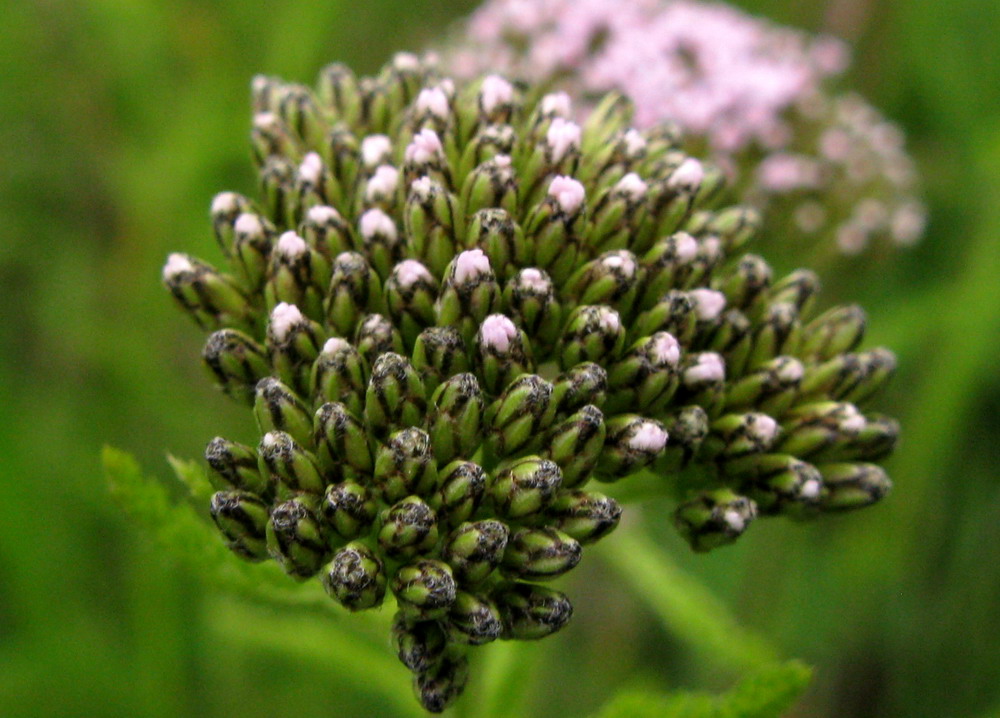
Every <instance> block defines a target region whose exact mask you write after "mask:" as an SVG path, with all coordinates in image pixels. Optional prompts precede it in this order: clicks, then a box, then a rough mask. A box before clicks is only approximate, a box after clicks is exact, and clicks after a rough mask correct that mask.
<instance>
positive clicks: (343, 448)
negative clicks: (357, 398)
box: [315, 402, 375, 476]
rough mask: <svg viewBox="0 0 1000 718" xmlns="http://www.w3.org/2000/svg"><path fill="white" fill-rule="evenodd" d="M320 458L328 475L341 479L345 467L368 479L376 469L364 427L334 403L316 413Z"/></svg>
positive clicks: (324, 405)
mask: <svg viewBox="0 0 1000 718" xmlns="http://www.w3.org/2000/svg"><path fill="white" fill-rule="evenodd" d="M315 442H316V457H317V459H318V462H319V465H320V466H321V467H322V469H323V471H324V473H326V474H328V475H337V474H338V472H339V471H341V470H342V468H343V466H344V465H347V466H348V467H350V468H351V469H353V470H354V471H355V472H357V473H359V474H362V475H364V476H370V475H371V473H372V471H373V470H374V468H375V461H374V459H373V458H372V451H371V446H370V445H369V443H368V436H367V434H366V432H365V427H364V424H362V423H361V422H360V421H359V420H358V418H357V417H356V416H354V414H352V413H351V412H350V411H349V410H348V408H347V407H346V406H345V405H344V404H339V403H336V402H330V403H326V404H323V406H321V407H320V408H319V409H318V410H317V411H316V432H315Z"/></svg>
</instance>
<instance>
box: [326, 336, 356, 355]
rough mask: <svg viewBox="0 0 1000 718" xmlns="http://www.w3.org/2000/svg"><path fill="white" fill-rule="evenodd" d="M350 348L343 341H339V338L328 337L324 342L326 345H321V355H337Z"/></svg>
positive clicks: (347, 343)
mask: <svg viewBox="0 0 1000 718" xmlns="http://www.w3.org/2000/svg"><path fill="white" fill-rule="evenodd" d="M350 346H351V345H350V343H349V342H348V341H346V340H345V339H341V338H340V337H330V338H329V339H327V340H326V343H325V344H323V353H324V354H338V353H340V352H342V351H344V350H345V349H349V348H350Z"/></svg>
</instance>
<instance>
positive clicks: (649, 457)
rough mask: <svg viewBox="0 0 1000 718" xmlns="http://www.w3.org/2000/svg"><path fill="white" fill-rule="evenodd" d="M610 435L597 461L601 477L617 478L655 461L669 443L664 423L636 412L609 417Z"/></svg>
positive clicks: (603, 478)
mask: <svg viewBox="0 0 1000 718" xmlns="http://www.w3.org/2000/svg"><path fill="white" fill-rule="evenodd" d="M605 423H606V425H607V439H605V442H604V450H603V451H602V452H601V458H600V460H599V461H598V464H597V478H599V479H600V480H602V481H617V480H618V479H621V478H623V477H625V476H628V475H629V474H633V473H635V472H636V471H638V470H639V469H642V468H644V467H646V466H648V465H649V464H651V463H653V461H655V460H656V458H657V457H658V456H659V455H660V454H661V453H663V449H664V447H666V445H667V432H666V430H665V429H664V428H663V425H662V424H661V423H660V422H658V421H656V420H654V419H647V418H645V417H642V416H638V415H636V414H620V415H618V416H615V417H612V418H611V419H608V420H607V421H606V422H605Z"/></svg>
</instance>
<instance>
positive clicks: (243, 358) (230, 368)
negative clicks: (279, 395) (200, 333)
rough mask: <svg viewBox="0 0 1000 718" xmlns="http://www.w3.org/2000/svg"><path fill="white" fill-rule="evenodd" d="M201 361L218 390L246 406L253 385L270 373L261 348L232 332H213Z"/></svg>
mask: <svg viewBox="0 0 1000 718" xmlns="http://www.w3.org/2000/svg"><path fill="white" fill-rule="evenodd" d="M201 358H202V359H203V360H204V362H205V366H206V367H207V368H208V370H209V371H210V372H211V374H212V378H213V379H214V380H215V382H216V385H217V386H218V387H219V389H221V390H222V391H223V392H225V393H226V394H228V395H229V396H231V397H232V398H233V399H236V400H237V401H241V402H243V403H246V404H252V403H253V398H254V387H255V386H256V385H257V382H258V381H260V380H261V379H262V378H264V377H266V376H267V375H268V374H270V373H271V368H270V366H269V365H268V360H267V354H266V353H265V352H264V348H263V347H262V346H261V345H260V344H258V343H257V342H255V341H254V340H253V339H251V338H250V337H248V336H247V335H246V334H244V333H243V332H241V331H237V330H236V329H220V330H219V331H217V332H213V333H212V334H211V335H210V336H209V337H208V341H207V342H205V348H204V349H202V352H201Z"/></svg>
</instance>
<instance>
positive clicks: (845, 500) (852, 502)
mask: <svg viewBox="0 0 1000 718" xmlns="http://www.w3.org/2000/svg"><path fill="white" fill-rule="evenodd" d="M818 468H819V471H820V473H821V474H822V475H823V496H822V498H821V499H820V508H821V509H822V510H823V511H850V510H852V509H861V508H864V507H865V506H870V505H872V504H874V503H875V502H877V501H880V500H882V499H883V498H885V496H887V495H888V493H889V492H890V491H891V490H892V481H890V480H889V475H888V474H886V473H885V470H884V469H883V468H882V467H881V466H876V465H875V464H821V465H820V466H819V467H818Z"/></svg>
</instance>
